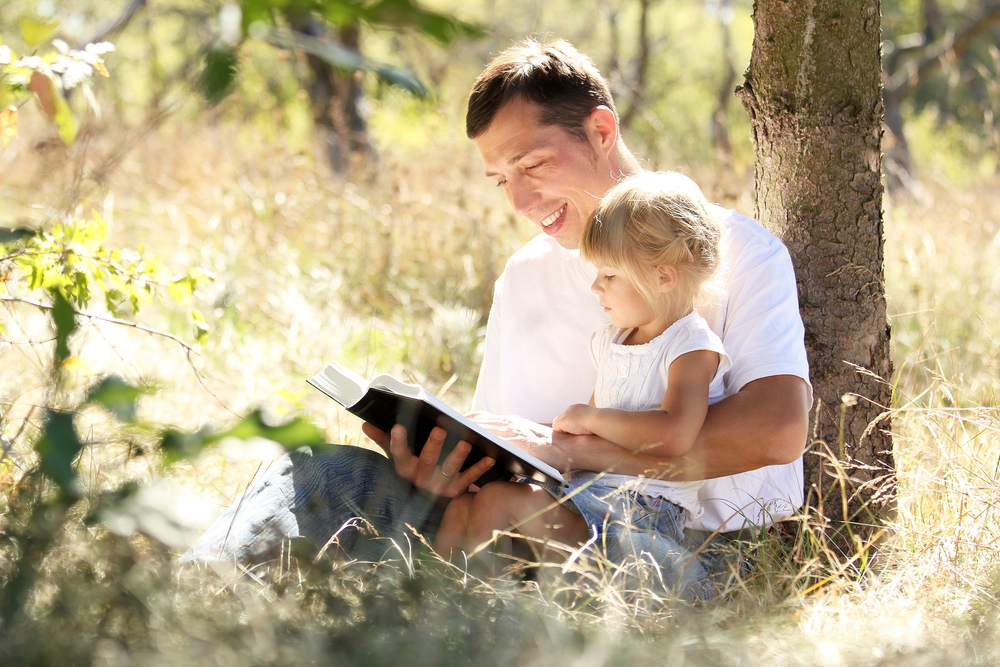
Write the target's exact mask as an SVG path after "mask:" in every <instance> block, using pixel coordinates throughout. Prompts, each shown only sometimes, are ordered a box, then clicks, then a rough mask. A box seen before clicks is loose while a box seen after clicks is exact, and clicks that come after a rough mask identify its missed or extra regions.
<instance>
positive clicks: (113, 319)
mask: <svg viewBox="0 0 1000 667" xmlns="http://www.w3.org/2000/svg"><path fill="white" fill-rule="evenodd" d="M0 302H4V303H23V304H25V305H28V306H34V307H35V308H41V309H42V310H52V306H50V305H48V304H45V303H41V302H39V301H32V300H31V299H22V298H20V297H16V296H2V297H0ZM74 311H75V312H76V314H77V315H79V316H80V317H86V318H87V319H91V320H97V321H98V322H107V323H109V324H117V325H120V326H123V327H131V328H133V329H137V330H139V331H144V332H145V333H148V334H152V335H154V336H160V337H162V338H166V339H167V340H171V341H173V342H175V343H177V344H178V345H180V346H181V347H182V348H184V349H185V350H186V351H187V353H188V354H189V355H190V354H191V353H194V354H198V351H197V350H195V349H194V348H193V347H191V346H190V345H188V344H187V343H185V342H184V341H183V340H181V339H180V338H178V337H177V336H175V335H173V334H169V333H167V332H166V331H160V330H159V329H153V328H151V327H147V326H143V325H141V324H137V323H135V322H129V321H128V320H120V319H118V318H117V317H109V316H107V315H97V314H96V313H88V312H85V311H82V310H76V309H74Z"/></svg>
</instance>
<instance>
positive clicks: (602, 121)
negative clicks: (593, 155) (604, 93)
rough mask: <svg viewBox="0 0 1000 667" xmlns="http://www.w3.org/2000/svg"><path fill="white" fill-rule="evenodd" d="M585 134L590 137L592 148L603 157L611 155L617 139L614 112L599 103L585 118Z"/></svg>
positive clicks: (616, 124) (616, 121)
mask: <svg viewBox="0 0 1000 667" xmlns="http://www.w3.org/2000/svg"><path fill="white" fill-rule="evenodd" d="M587 135H588V136H589V137H590V141H591V143H592V144H593V145H594V150H597V151H599V153H600V154H601V155H604V156H605V157H607V156H609V155H611V152H612V151H613V150H614V148H615V142H616V141H618V119H617V118H615V112H614V111H612V110H611V109H609V108H608V107H606V106H605V105H603V104H600V105H598V106H596V107H594V110H593V111H591V112H590V116H589V117H588V118H587Z"/></svg>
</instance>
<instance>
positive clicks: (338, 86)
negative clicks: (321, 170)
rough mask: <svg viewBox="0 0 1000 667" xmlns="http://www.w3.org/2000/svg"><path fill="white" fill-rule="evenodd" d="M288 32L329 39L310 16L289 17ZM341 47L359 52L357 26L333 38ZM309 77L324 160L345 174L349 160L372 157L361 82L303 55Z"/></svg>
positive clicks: (351, 74) (356, 76)
mask: <svg viewBox="0 0 1000 667" xmlns="http://www.w3.org/2000/svg"><path fill="white" fill-rule="evenodd" d="M291 24H292V29H293V30H295V31H297V32H300V33H302V34H304V35H308V36H309V37H316V38H318V39H330V37H329V35H328V34H327V30H326V25H325V24H324V23H323V22H321V21H320V20H318V19H317V18H316V17H314V16H312V15H310V14H305V13H301V14H295V15H293V16H292V17H291ZM337 41H338V42H339V44H340V45H341V46H344V47H346V48H348V49H352V50H354V51H358V52H360V50H361V44H360V33H359V31H358V25H357V24H348V25H346V26H343V27H342V28H341V29H340V30H339V31H338V34H337ZM306 62H307V63H308V65H309V69H310V71H311V73H312V77H313V78H312V81H311V83H310V86H309V99H310V102H311V106H312V110H313V120H314V122H315V123H316V129H317V131H318V132H319V134H320V135H321V136H322V138H323V141H324V143H325V144H326V151H327V160H328V161H329V163H330V166H331V167H332V168H333V170H334V171H336V172H344V171H347V170H348V169H349V167H350V156H351V155H352V154H361V155H363V156H364V157H369V158H370V157H372V156H373V154H374V148H373V146H372V143H371V140H370V138H369V136H368V128H367V123H366V122H365V118H364V116H363V115H362V114H361V107H360V102H361V99H362V91H361V79H360V74H359V73H358V72H344V71H341V70H337V69H335V68H334V67H332V66H331V65H330V64H329V63H328V62H326V61H325V60H323V59H321V58H319V57H317V56H315V55H313V54H311V53H310V54H307V55H306Z"/></svg>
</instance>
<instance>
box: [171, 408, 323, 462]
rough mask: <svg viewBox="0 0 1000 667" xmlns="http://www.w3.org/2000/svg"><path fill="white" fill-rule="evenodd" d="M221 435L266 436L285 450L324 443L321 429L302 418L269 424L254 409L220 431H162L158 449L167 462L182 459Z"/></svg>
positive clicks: (241, 438)
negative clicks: (230, 426)
mask: <svg viewBox="0 0 1000 667" xmlns="http://www.w3.org/2000/svg"><path fill="white" fill-rule="evenodd" d="M224 438H239V439H240V440H248V439H250V438H267V439H268V440H273V441H274V442H277V443H278V444H280V445H282V446H283V447H285V448H286V449H297V448H299V447H304V446H310V447H312V446H319V445H322V444H325V443H326V438H325V437H324V435H323V432H322V431H321V430H319V429H318V428H317V427H316V426H315V425H314V424H313V423H312V422H310V421H309V420H307V419H305V418H303V417H296V418H294V419H292V420H291V421H288V422H285V423H284V424H272V423H271V422H270V421H269V420H268V419H267V418H266V417H265V416H264V414H263V413H262V412H261V411H260V410H254V411H253V412H252V413H250V414H249V415H247V416H246V417H245V418H243V419H242V420H240V421H239V422H238V423H237V424H236V425H235V426H233V427H232V428H230V429H229V430H228V431H222V432H221V433H220V432H215V431H213V430H212V429H211V428H209V427H203V428H201V429H199V430H197V431H195V432H194V433H185V432H184V431H180V430H177V429H167V430H166V431H164V432H163V438H162V441H161V443H160V449H161V451H162V452H163V454H164V456H165V457H166V459H167V462H168V463H172V462H174V461H177V460H179V459H182V458H186V459H190V458H194V457H196V456H197V455H198V454H200V453H201V451H202V450H203V449H205V447H208V446H210V445H214V444H215V443H217V442H219V441H220V440H222V439H224Z"/></svg>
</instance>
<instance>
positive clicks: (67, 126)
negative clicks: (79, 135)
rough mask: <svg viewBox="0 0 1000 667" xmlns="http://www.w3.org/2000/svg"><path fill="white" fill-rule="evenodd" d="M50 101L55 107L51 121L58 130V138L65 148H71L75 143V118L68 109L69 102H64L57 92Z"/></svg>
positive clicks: (63, 98)
mask: <svg viewBox="0 0 1000 667" xmlns="http://www.w3.org/2000/svg"><path fill="white" fill-rule="evenodd" d="M52 101H53V102H54V103H55V106H56V113H55V116H53V117H52V120H53V122H55V124H56V128H57V129H58V130H59V138H60V139H62V140H63V143H64V144H66V145H67V146H72V145H73V142H74V141H76V117H74V116H73V110H72V109H70V108H69V102H67V101H66V98H65V97H63V96H62V95H60V94H59V93H58V92H56V94H55V95H54V96H53V98H52Z"/></svg>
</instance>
